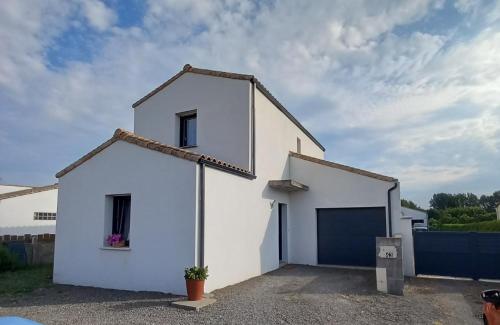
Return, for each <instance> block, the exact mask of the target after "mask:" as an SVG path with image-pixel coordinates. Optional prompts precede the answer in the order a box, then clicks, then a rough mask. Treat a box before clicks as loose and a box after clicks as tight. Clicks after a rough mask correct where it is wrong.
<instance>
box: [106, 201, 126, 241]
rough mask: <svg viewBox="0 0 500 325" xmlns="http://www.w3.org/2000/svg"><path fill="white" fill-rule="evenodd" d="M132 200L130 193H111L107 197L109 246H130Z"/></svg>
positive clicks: (107, 239)
mask: <svg viewBox="0 0 500 325" xmlns="http://www.w3.org/2000/svg"><path fill="white" fill-rule="evenodd" d="M130 202H131V198H130V195H109V196H108V197H107V204H108V208H107V212H108V213H107V214H108V215H107V216H106V217H107V222H106V228H107V237H106V244H107V245H108V246H112V247H129V246H130V239H129V232H130Z"/></svg>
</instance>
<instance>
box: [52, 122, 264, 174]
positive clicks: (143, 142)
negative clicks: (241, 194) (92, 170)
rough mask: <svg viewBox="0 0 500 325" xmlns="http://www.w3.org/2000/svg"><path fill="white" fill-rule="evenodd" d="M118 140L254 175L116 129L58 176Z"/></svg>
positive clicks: (208, 158) (244, 170)
mask: <svg viewBox="0 0 500 325" xmlns="http://www.w3.org/2000/svg"><path fill="white" fill-rule="evenodd" d="M116 141H125V142H128V143H130V144H134V145H137V146H139V147H142V148H145V149H149V150H153V151H157V152H161V153H164V154H167V155H171V156H175V157H178V158H181V159H186V160H190V161H194V162H200V163H203V162H209V163H211V164H213V165H217V166H220V167H224V168H226V169H230V170H234V171H238V172H239V173H241V174H243V176H248V177H250V178H253V177H254V176H253V175H252V174H251V173H250V172H249V171H247V170H246V169H243V168H241V167H238V166H236V165H233V164H230V163H228V162H225V161H222V160H218V159H216V158H213V157H210V156H208V155H202V154H199V153H196V152H192V151H189V150H186V149H182V148H178V147H174V146H171V145H167V144H163V143H161V142H158V141H156V140H151V139H148V138H144V137H141V136H139V135H137V134H135V133H133V132H129V131H126V130H123V129H117V130H116V131H115V133H114V134H113V137H112V138H111V139H109V140H107V141H106V142H104V143H103V144H101V145H100V146H98V147H97V148H95V149H94V150H92V151H91V152H89V153H88V154H86V155H85V156H83V157H81V158H80V159H78V160H77V161H75V162H74V163H72V164H71V165H69V166H68V167H66V168H64V169H63V170H61V171H60V172H58V173H57V174H56V177H57V178H60V177H62V176H64V175H66V174H67V173H69V172H70V171H72V170H73V169H75V168H77V167H78V166H80V165H81V164H83V163H84V162H86V161H87V160H89V159H91V158H92V157H94V156H95V155H97V154H98V153H100V152H101V151H103V150H104V149H106V148H107V147H109V146H110V145H112V144H113V143H115V142H116Z"/></svg>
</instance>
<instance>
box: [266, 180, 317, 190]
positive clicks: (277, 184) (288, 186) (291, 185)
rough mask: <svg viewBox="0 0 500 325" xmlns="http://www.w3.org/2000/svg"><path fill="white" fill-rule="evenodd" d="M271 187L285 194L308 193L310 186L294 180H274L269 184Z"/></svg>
mask: <svg viewBox="0 0 500 325" xmlns="http://www.w3.org/2000/svg"><path fill="white" fill-rule="evenodd" d="M267 184H268V185H269V187H272V188H274V189H276V190H279V191H285V192H295V191H308V190H309V186H307V185H304V184H302V183H299V182H297V181H294V180H293V179H280V180H273V181H269V182H268V183H267Z"/></svg>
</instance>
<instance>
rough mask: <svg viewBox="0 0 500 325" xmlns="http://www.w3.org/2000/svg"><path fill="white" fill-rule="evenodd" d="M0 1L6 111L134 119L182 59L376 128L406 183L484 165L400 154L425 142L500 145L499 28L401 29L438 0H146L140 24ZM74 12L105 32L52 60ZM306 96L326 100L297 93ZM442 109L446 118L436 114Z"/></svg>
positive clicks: (305, 112)
mask: <svg viewBox="0 0 500 325" xmlns="http://www.w3.org/2000/svg"><path fill="white" fill-rule="evenodd" d="M42 3H43V4H42ZM0 6H1V7H2V8H1V9H0V39H2V42H1V43H0V100H7V99H8V100H9V102H12V103H15V105H13V106H12V108H9V109H11V110H12V111H14V110H17V111H18V112H15V113H12V114H13V116H16V117H15V118H13V119H12V120H9V121H14V122H12V123H20V122H15V121H21V120H23V118H22V116H24V114H25V111H26V110H33V111H36V112H37V113H38V114H39V115H40V118H39V119H37V122H38V123H39V125H44V126H45V127H46V128H48V129H49V128H53V127H54V125H64V126H65V127H68V128H70V127H72V128H75V129H77V130H79V132H81V133H86V135H87V137H88V136H92V135H94V134H106V135H108V134H110V133H111V132H112V129H114V128H116V127H122V126H125V127H129V128H130V126H131V124H132V116H131V110H130V105H131V104H132V103H133V102H134V101H135V100H136V99H138V98H139V97H141V96H142V95H143V94H144V93H146V92H147V91H149V90H151V89H152V88H154V87H155V86H157V85H158V84H159V83H160V82H162V81H164V80H166V79H168V78H169V77H170V76H171V75H172V74H174V73H175V72H176V71H178V70H179V69H180V68H181V67H182V65H183V64H185V63H191V64H193V65H195V66H201V67H207V68H217V69H223V70H229V71H236V72H243V73H252V74H255V75H257V76H258V77H259V79H260V80H262V81H263V82H264V83H265V84H266V86H268V88H269V89H271V91H272V92H273V93H274V94H275V95H276V96H277V97H278V98H280V100H281V101H282V102H283V103H284V104H285V105H287V104H288V105H287V106H289V107H290V106H291V107H292V108H293V109H294V110H295V112H296V113H299V115H302V116H306V119H305V124H306V125H307V126H309V127H311V129H312V132H313V133H314V134H318V133H320V134H322V135H323V136H324V137H325V138H329V135H330V134H331V133H332V130H335V131H336V132H337V133H341V132H349V131H350V130H359V132H360V133H361V137H366V138H372V137H378V139H380V141H381V142H382V144H380V143H378V144H377V145H383V146H386V147H381V148H380V150H379V153H378V155H380V156H382V155H387V156H389V155H391V156H394V157H396V158H394V159H388V160H386V161H384V162H383V165H379V166H375V167H376V169H377V170H385V171H389V172H390V171H391V170H392V171H393V172H394V173H395V174H394V173H391V175H394V176H396V177H400V178H402V180H403V181H404V182H406V185H405V186H410V187H412V186H413V187H415V188H417V187H419V186H422V184H423V182H430V181H431V180H433V179H435V180H436V181H438V182H441V183H443V184H444V183H450V182H451V183H452V182H456V181H458V180H460V179H466V178H468V177H472V176H473V175H474V174H475V173H477V172H479V171H481V170H480V168H479V167H478V162H477V161H476V160H474V159H471V160H467V161H464V163H463V165H457V164H455V165H453V164H451V165H450V166H449V170H448V171H447V170H446V168H447V165H446V163H445V162H442V161H441V162H438V163H435V162H429V161H425V157H424V158H421V157H419V161H418V162H412V163H408V159H409V158H413V157H412V155H416V154H419V155H420V156H422V152H423V151H424V150H426V148H427V146H428V145H429V144H432V143H439V142H446V141H452V140H456V141H462V140H463V139H465V138H473V139H474V141H476V142H477V144H478V147H480V148H481V150H483V151H482V152H484V153H486V154H490V155H492V154H497V153H498V150H499V146H500V144H499V140H498V134H499V132H500V131H499V125H500V121H499V119H500V117H499V116H500V115H499V114H496V113H495V112H496V111H497V110H498V109H499V104H498V103H500V93H499V92H498V89H500V65H499V63H498V60H497V58H498V57H500V31H499V29H498V28H496V27H495V26H489V27H487V28H484V29H483V30H482V31H481V32H480V33H478V34H477V35H476V36H474V37H472V38H471V39H463V38H462V39H460V40H459V41H457V39H456V38H455V34H452V33H450V32H448V31H443V32H442V33H441V34H431V33H429V32H423V31H419V30H412V31H411V32H406V33H400V32H398V31H397V29H398V27H400V26H403V27H404V26H406V27H407V26H408V25H409V24H411V23H413V22H416V21H419V20H420V19H422V18H425V17H426V15H428V14H430V13H432V14H439V10H441V8H442V6H443V1H441V0H440V1H414V0H411V1H410V0H409V1H392V0H387V1H377V2H376V3H375V2H374V1H361V0H359V1H321V2H320V1H316V2H314V5H312V4H311V3H310V2H301V1H286V2H282V1H277V2H264V3H259V4H256V3H255V2H253V1H210V2H209V1H195V0H192V1H175V0H163V1H150V2H148V7H147V10H146V13H145V17H144V24H143V27H141V28H139V27H133V28H119V27H116V22H117V16H116V13H115V12H114V11H113V9H112V8H111V7H108V6H106V5H105V4H104V3H103V2H101V1H98V0H91V1H85V2H81V3H80V2H78V3H77V2H55V1H54V2H37V1H35V2H32V3H27V2H20V1H2V2H0ZM456 6H457V8H458V10H460V11H461V12H463V14H464V15H467V13H468V12H472V11H474V10H475V9H473V8H474V4H473V3H472V2H466V1H459V3H457V4H456ZM497 7H498V8H500V6H497ZM495 8H496V7H495ZM475 12H479V11H477V10H476V11H475ZM492 12H494V11H492ZM82 23H87V24H88V25H90V26H91V27H93V28H95V29H96V30H97V31H101V32H106V31H107V32H109V33H103V34H100V35H105V36H103V38H102V39H100V41H102V46H99V48H97V49H94V50H95V51H96V53H93V54H94V55H93V56H92V58H91V59H89V60H88V62H71V61H68V62H66V64H65V65H64V67H62V68H58V69H52V68H51V67H50V66H49V64H48V63H47V58H46V57H45V55H46V52H47V49H48V48H49V47H50V46H52V44H53V43H54V42H56V37H57V36H58V35H60V33H62V32H63V31H64V30H65V29H66V28H67V27H68V26H69V25H70V24H82ZM19 40H22V42H19ZM307 102H313V103H317V102H321V106H315V105H306V104H304V105H300V104H298V103H307ZM462 103H467V105H469V106H470V107H472V108H473V109H476V113H474V114H472V116H466V117H463V118H452V117H454V116H453V110H451V108H452V107H454V106H457V105H461V104H462ZM1 109H2V108H0V110H1ZM4 110H5V108H4ZM16 113H17V114H18V115H15V114H16ZM441 113H443V114H444V115H446V114H450V120H449V121H447V120H443V118H441V119H439V120H438V119H436V120H434V119H433V116H434V115H436V114H441ZM0 123H2V124H3V123H5V122H0ZM59 132H62V131H59ZM2 137H9V133H6V134H5V135H4V134H2ZM64 140H65V141H73V142H75V141H76V140H72V139H71V138H65V139H64ZM61 141H62V140H61ZM89 141H94V140H93V139H92V138H90V140H89ZM98 142H99V141H97V140H96V141H95V143H98ZM92 143H94V142H92ZM334 144H335V143H334ZM335 145H336V146H334V147H333V148H331V149H329V151H330V150H332V151H333V153H334V154H333V155H332V157H334V158H335V157H338V156H339V155H340V153H339V152H338V151H337V144H335ZM357 145H359V144H357ZM363 149H364V148H362V146H361V145H359V147H357V148H353V149H352V151H353V152H356V151H357V152H362V150H363ZM19 154H21V153H19ZM457 154H463V156H466V154H464V153H463V152H461V151H460V149H457ZM73 158H74V157H73ZM377 158H378V157H377V156H376V155H372V156H368V157H366V160H371V161H377ZM366 160H364V161H366ZM345 162H346V163H353V164H354V165H360V164H358V163H356V162H351V161H345ZM404 166H410V167H409V168H402V167H404ZM429 166H431V167H429ZM436 166H438V167H436ZM401 176H403V177H401ZM418 179H420V180H421V181H418Z"/></svg>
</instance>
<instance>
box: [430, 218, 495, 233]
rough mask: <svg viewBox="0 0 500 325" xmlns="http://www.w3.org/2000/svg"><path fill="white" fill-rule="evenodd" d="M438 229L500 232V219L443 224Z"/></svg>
mask: <svg viewBox="0 0 500 325" xmlns="http://www.w3.org/2000/svg"><path fill="white" fill-rule="evenodd" d="M436 230H445V231H486V232H487V231H490V232H496V231H498V232H500V220H493V221H483V222H473V223H465V224H442V225H439V226H438V229H436Z"/></svg>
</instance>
